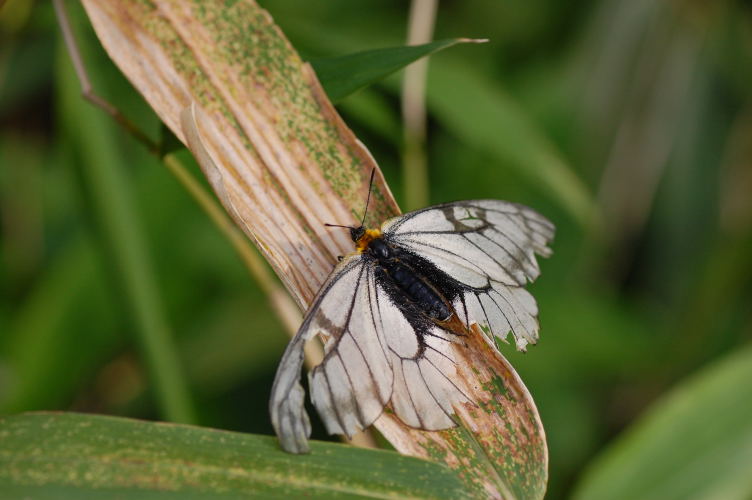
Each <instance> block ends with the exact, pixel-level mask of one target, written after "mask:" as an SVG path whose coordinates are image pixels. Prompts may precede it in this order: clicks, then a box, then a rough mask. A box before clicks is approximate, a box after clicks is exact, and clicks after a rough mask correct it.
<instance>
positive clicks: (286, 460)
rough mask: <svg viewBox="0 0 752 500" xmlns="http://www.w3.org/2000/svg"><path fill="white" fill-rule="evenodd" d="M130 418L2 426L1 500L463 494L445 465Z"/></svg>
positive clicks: (68, 418)
mask: <svg viewBox="0 0 752 500" xmlns="http://www.w3.org/2000/svg"><path fill="white" fill-rule="evenodd" d="M311 444H312V446H311V449H312V451H311V454H309V455H305V456H296V455H290V454H288V453H284V452H283V451H282V450H280V448H279V445H278V444H277V440H276V439H275V438H272V437H269V436H257V435H251V434H240V433H236V432H227V431H218V430H212V429H205V428H198V427H191V426H185V425H177V424H164V423H153V422H144V421H138V420H130V419H125V418H115V417H103V416H95V415H82V414H73V413H63V414H45V413H39V414H24V415H17V416H12V417H7V418H4V419H2V420H0V497H3V498H8V497H10V496H14V497H28V498H52V497H54V498H59V499H65V498H113V496H119V497H122V498H126V497H127V498H133V499H140V498H160V499H161V498H184V499H188V498H217V497H221V498H301V497H306V498H452V499H460V498H466V494H465V493H464V492H463V489H462V485H461V483H460V481H459V479H458V478H457V477H456V476H455V475H454V473H452V472H451V471H450V470H449V469H448V468H447V467H445V466H443V465H439V464H435V463H431V462H427V461H424V460H419V459H416V458H410V457H403V456H400V455H399V454H397V453H395V452H390V451H383V450H365V449H358V448H353V447H350V446H345V445H340V444H334V443H319V442H315V443H311Z"/></svg>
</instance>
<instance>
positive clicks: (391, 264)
mask: <svg viewBox="0 0 752 500" xmlns="http://www.w3.org/2000/svg"><path fill="white" fill-rule="evenodd" d="M368 249H369V251H370V253H371V255H373V256H374V257H375V258H376V259H377V260H378V262H379V265H380V266H381V268H382V269H383V270H384V271H386V274H387V275H388V276H389V278H390V279H391V280H392V281H393V282H394V284H395V285H396V286H397V288H398V289H399V290H400V291H401V292H402V293H403V294H404V295H406V296H407V298H409V299H410V300H411V301H412V302H413V303H415V304H416V305H417V306H418V307H419V308H420V309H421V310H422V311H423V312H424V313H425V314H427V315H428V316H429V317H431V318H434V319H437V320H441V321H443V320H446V319H448V318H449V317H450V316H451V314H452V311H451V310H450V309H449V307H447V305H446V304H445V302H444V300H443V299H442V298H441V297H440V296H439V294H438V293H437V292H436V291H435V290H434V289H433V287H432V286H430V285H429V284H428V283H426V282H425V281H424V279H423V278H422V277H420V276H418V274H416V272H415V271H414V270H413V269H412V268H410V267H408V266H406V265H404V264H402V263H401V262H400V259H399V257H398V255H395V252H394V250H393V249H391V248H390V247H389V245H387V244H386V242H384V240H383V239H381V238H377V239H374V240H373V241H371V242H370V243H369V248H368Z"/></svg>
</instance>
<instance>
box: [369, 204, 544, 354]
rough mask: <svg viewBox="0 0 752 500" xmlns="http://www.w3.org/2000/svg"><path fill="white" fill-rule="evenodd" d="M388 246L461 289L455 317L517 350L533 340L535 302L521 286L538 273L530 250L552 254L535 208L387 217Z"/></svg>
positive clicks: (441, 209) (435, 210) (454, 209)
mask: <svg viewBox="0 0 752 500" xmlns="http://www.w3.org/2000/svg"><path fill="white" fill-rule="evenodd" d="M382 233H383V234H384V238H386V239H387V240H388V241H389V242H391V243H392V244H395V245H398V246H400V247H402V248H404V249H405V250H407V251H409V252H411V253H413V254H415V255H418V256H420V257H422V258H425V259H427V260H428V261H429V262H430V263H431V264H433V265H434V266H436V267H437V268H438V269H439V270H440V271H443V272H444V273H446V274H447V275H448V276H449V277H450V278H452V279H453V280H454V281H455V282H456V283H457V284H458V285H459V287H460V288H461V290H462V293H459V294H458V295H457V296H456V297H454V298H453V304H452V305H453V306H454V309H455V311H456V312H457V314H458V316H459V318H460V319H461V320H462V321H463V322H464V323H465V324H466V325H467V326H468V327H469V326H470V324H471V323H477V324H479V325H480V326H481V327H482V328H484V329H487V330H488V332H490V335H494V336H496V337H498V338H500V339H501V340H505V339H506V336H507V334H508V333H509V332H510V331H511V332H512V335H513V336H514V338H515V343H516V345H517V348H518V349H519V350H522V351H524V350H525V347H526V345H527V344H528V343H532V344H534V343H535V342H537V340H538V330H539V325H538V306H537V305H536V303H535V299H534V298H533V297H532V295H530V293H528V292H527V290H525V288H524V286H525V284H527V282H529V281H533V280H534V279H535V278H537V277H538V275H539V274H540V268H539V267H538V262H537V261H536V258H535V254H538V255H541V256H544V257H547V256H549V255H550V254H551V249H550V248H549V247H548V244H549V243H550V242H551V240H552V239H553V236H554V226H553V224H552V223H551V222H550V221H549V220H548V219H546V218H545V217H543V216H542V215H540V214H538V213H537V212H535V211H534V210H532V209H530V208H527V207H525V206H522V205H518V204H515V203H509V202H504V201H498V200H471V201H460V202H455V203H446V204H442V205H436V206H433V207H429V208H426V209H423V210H418V211H415V212H411V213H408V214H405V215H403V216H401V217H396V218H394V219H390V220H388V221H386V222H385V223H384V224H383V226H382Z"/></svg>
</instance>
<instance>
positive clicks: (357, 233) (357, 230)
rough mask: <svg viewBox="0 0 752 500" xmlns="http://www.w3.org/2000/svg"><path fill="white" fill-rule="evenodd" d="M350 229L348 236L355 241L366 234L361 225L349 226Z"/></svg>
mask: <svg viewBox="0 0 752 500" xmlns="http://www.w3.org/2000/svg"><path fill="white" fill-rule="evenodd" d="M349 229H350V238H352V240H353V241H354V242H355V243H357V242H358V240H359V239H361V238H362V237H363V236H364V235H365V234H366V228H365V227H363V225H360V226H358V227H351V228H349Z"/></svg>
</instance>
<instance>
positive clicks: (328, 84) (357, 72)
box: [310, 38, 482, 104]
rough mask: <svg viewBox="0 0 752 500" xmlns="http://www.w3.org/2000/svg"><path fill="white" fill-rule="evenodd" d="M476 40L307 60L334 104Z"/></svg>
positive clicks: (368, 51) (456, 40)
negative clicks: (429, 57)
mask: <svg viewBox="0 0 752 500" xmlns="http://www.w3.org/2000/svg"><path fill="white" fill-rule="evenodd" d="M480 41H482V40H471V39H468V38H452V39H447V40H437V41H435V42H431V43H425V44H423V45H412V46H409V47H390V48H385V49H375V50H366V51H363V52H357V53H355V54H348V55H345V56H340V57H328V58H324V59H316V60H313V61H310V62H311V66H313V69H314V70H315V71H316V76H318V78H319V82H321V86H322V87H324V90H325V91H326V94H327V95H328V96H329V99H330V100H331V101H332V102H333V103H334V104H337V103H338V102H339V101H341V100H342V99H344V98H345V97H347V96H348V95H350V94H352V93H353V92H355V91H357V90H360V89H362V88H363V87H365V86H367V85H370V84H372V83H374V82H375V81H377V80H380V79H382V78H384V77H385V76H388V75H390V74H392V73H394V72H395V71H397V70H399V69H402V68H404V67H405V66H407V65H408V64H410V63H412V62H415V61H417V60H418V59H420V58H421V57H425V56H427V55H430V54H433V53H434V52H438V51H440V50H443V49H446V48H448V47H451V46H453V45H457V44H458V43H472V42H480Z"/></svg>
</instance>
